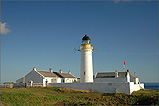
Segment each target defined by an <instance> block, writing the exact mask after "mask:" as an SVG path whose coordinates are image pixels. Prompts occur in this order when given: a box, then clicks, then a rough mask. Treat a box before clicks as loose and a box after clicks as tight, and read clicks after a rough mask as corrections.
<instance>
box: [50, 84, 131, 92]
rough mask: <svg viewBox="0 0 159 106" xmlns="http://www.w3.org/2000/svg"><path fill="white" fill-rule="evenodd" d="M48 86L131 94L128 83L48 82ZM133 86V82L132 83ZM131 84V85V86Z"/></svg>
mask: <svg viewBox="0 0 159 106" xmlns="http://www.w3.org/2000/svg"><path fill="white" fill-rule="evenodd" d="M49 86H53V87H63V88H72V89H79V90H89V91H93V92H101V93H124V94H131V93H132V91H130V83H129V82H125V83H119V82H117V83H108V82H103V83H49ZM132 86H133V84H132ZM132 86H131V87H132Z"/></svg>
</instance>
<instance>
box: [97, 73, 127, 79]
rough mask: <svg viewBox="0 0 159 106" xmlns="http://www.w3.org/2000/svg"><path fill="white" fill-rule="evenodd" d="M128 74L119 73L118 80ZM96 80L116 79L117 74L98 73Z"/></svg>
mask: <svg viewBox="0 0 159 106" xmlns="http://www.w3.org/2000/svg"><path fill="white" fill-rule="evenodd" d="M126 76H127V72H118V78H124V77H126ZM95 78H115V72H107V73H97V74H96V76H95Z"/></svg>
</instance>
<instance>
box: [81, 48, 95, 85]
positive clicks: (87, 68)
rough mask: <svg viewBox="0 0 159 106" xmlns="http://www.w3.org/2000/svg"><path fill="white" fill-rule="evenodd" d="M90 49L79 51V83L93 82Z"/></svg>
mask: <svg viewBox="0 0 159 106" xmlns="http://www.w3.org/2000/svg"><path fill="white" fill-rule="evenodd" d="M92 51H93V50H92V49H80V52H81V71H80V82H93V63H92Z"/></svg>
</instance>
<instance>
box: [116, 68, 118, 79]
mask: <svg viewBox="0 0 159 106" xmlns="http://www.w3.org/2000/svg"><path fill="white" fill-rule="evenodd" d="M117 77H118V71H117V70H116V71H115V78H117Z"/></svg>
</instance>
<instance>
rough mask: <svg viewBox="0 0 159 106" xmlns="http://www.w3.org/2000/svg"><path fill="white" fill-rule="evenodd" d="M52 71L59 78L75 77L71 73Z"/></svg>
mask: <svg viewBox="0 0 159 106" xmlns="http://www.w3.org/2000/svg"><path fill="white" fill-rule="evenodd" d="M54 73H55V74H56V75H57V76H59V77H61V78H76V77H74V76H73V75H72V74H69V73H59V72H54Z"/></svg>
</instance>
